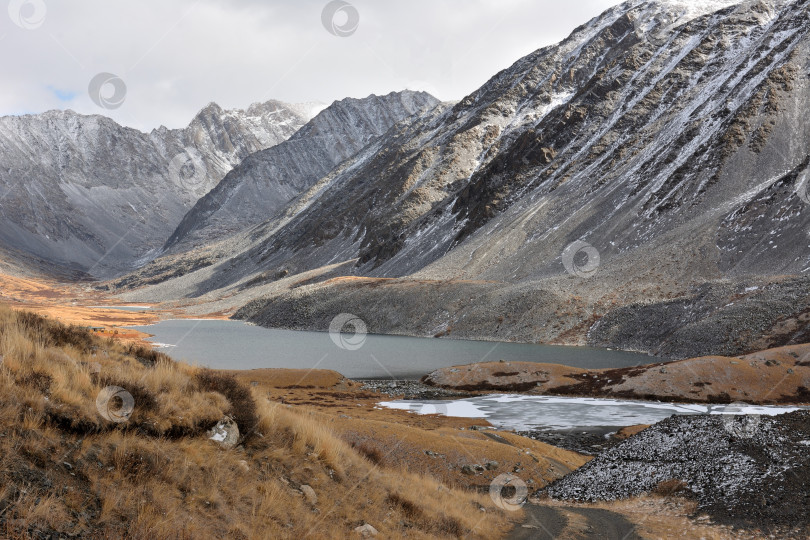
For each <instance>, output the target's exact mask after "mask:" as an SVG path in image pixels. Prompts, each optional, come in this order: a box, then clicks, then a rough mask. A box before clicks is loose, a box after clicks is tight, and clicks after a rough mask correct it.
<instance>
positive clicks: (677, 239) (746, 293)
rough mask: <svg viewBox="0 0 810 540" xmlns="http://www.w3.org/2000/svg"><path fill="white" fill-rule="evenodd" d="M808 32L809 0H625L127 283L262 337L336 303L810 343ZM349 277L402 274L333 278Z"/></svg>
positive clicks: (400, 328) (686, 339) (684, 343)
mask: <svg viewBox="0 0 810 540" xmlns="http://www.w3.org/2000/svg"><path fill="white" fill-rule="evenodd" d="M809 33H810V2H809V1H808V0H747V1H744V2H732V1H721V0H716V1H704V2H690V1H687V0H684V1H676V0H661V1H641V0H631V1H629V2H625V3H624V4H621V5H619V6H616V7H614V8H612V9H610V10H608V11H606V12H605V13H603V14H602V15H601V16H599V17H597V18H595V19H593V20H592V21H590V22H588V23H587V24H585V25H583V26H581V27H579V28H577V29H576V30H575V31H574V32H573V33H572V34H571V36H570V37H568V38H567V39H566V40H564V41H562V42H561V43H559V44H557V45H554V46H550V47H546V48H543V49H540V50H538V51H536V52H534V53H532V54H530V55H528V56H526V57H525V58H522V59H520V60H518V61H517V62H516V63H515V64H514V65H513V66H511V67H510V68H508V69H506V70H504V71H502V72H500V73H498V74H497V75H495V76H494V77H493V78H492V79H491V80H490V81H488V82H487V83H486V84H485V85H484V86H482V87H481V88H480V89H479V90H477V91H476V92H474V93H472V94H471V95H469V96H467V97H466V98H464V99H463V100H462V101H460V102H459V103H457V104H455V105H453V106H444V107H438V108H436V109H434V110H432V111H431V112H430V113H428V114H425V115H423V116H422V117H420V118H418V119H416V120H415V121H412V122H408V123H405V124H402V125H398V126H396V127H395V128H394V129H392V130H391V131H389V132H388V133H386V134H385V136H383V137H382V138H381V139H378V140H377V141H374V142H372V143H371V144H369V145H368V146H366V147H365V148H364V149H363V150H361V151H360V152H359V153H358V154H356V155H355V156H353V157H352V158H351V159H349V160H347V161H346V162H344V163H342V164H341V165H339V166H338V167H337V168H336V169H334V170H332V171H331V172H330V173H329V174H327V175H326V176H324V177H323V178H321V179H320V180H319V181H317V182H316V183H314V184H313V186H312V187H311V188H310V189H308V190H307V191H306V192H304V193H303V194H301V195H300V196H299V197H297V198H296V199H294V200H293V201H292V203H291V204H290V205H288V206H287V208H286V209H285V210H284V212H283V213H281V214H279V215H277V216H275V217H273V218H272V219H271V220H269V221H267V222H265V223H264V224H262V225H259V226H257V227H255V228H254V229H251V230H250V231H248V232H245V233H243V234H242V235H238V236H237V237H235V238H234V239H233V240H232V241H229V242H228V243H227V244H222V245H217V246H213V247H211V248H209V249H208V250H207V252H206V255H205V256H206V257H207V261H208V263H207V264H208V266H207V267H206V268H203V269H198V270H197V271H196V272H194V273H192V274H190V275H188V276H185V277H184V278H183V280H182V282H171V281H170V282H167V283H165V284H163V285H160V286H158V287H157V288H156V289H153V290H146V291H142V293H140V294H141V295H142V297H144V298H145V297H148V295H149V294H163V295H167V294H168V295H187V296H198V295H200V294H204V293H207V295H208V297H212V296H217V297H222V296H227V295H231V296H230V298H231V302H240V301H241V302H244V301H247V300H250V299H255V301H254V302H252V303H251V304H250V305H249V306H248V307H246V308H245V309H244V310H242V311H241V312H240V313H239V316H242V317H250V318H251V319H252V320H254V321H256V322H259V323H262V324H266V325H269V326H288V327H299V328H320V329H324V328H326V327H327V326H328V322H329V320H330V319H331V317H332V316H334V313H338V312H342V311H348V312H352V313H356V314H357V315H359V316H361V317H363V318H364V319H365V320H366V321H367V322H368V324H369V330H370V331H374V332H395V333H396V332H403V333H409V334H419V335H433V334H437V333H438V334H446V333H449V332H451V331H452V333H453V335H458V336H466V337H477V338H482V337H483V338H492V339H515V340H524V341H538V340H540V341H545V342H559V343H584V342H591V343H598V344H600V345H614V344H618V346H625V347H628V348H637V349H640V350H651V351H656V352H659V353H661V354H673V355H680V354H685V352H686V351H688V349H689V346H690V343H691V344H694V343H702V344H704V345H705V344H707V343H708V344H709V345H708V346H707V348H708V349H709V350H716V351H717V352H725V353H732V354H733V353H735V352H738V351H741V350H747V349H750V347H751V346H752V343H753V340H754V337H753V336H755V335H760V336H766V337H764V338H763V339H766V340H768V339H769V340H771V341H769V342H768V343H765V345H769V344H774V343H777V344H778V343H783V342H790V341H791V340H796V339H801V338H802V336H803V335H804V334H802V330H801V329H802V328H806V325H803V323H801V321H802V320H804V319H803V318H802V317H804V315H803V313H804V312H805V310H810V292H808V287H807V280H806V273H807V272H808V271H810V239H808V230H810V204H809V203H808V201H810V196H808V189H807V185H808V182H807V181H806V179H807V176H808V174H810V171H808V166H809V165H810V121H808V119H807V115H806V110H807V105H808V103H810V84H808V74H810V39H809V38H808V34H809ZM803 179H805V180H804V181H803ZM575 242H580V244H574V243H575ZM572 245H574V246H580V247H586V246H587V249H584V250H583V249H575V250H574V252H571V253H570V257H569V259H571V260H567V259H566V258H565V257H564V254H566V253H568V251H567V248H568V247H569V246H572ZM596 254H598V257H596V256H595V255H596ZM198 255H199V254H196V255H195V256H198ZM575 256H577V257H579V258H576V259H575ZM583 257H585V258H586V259H587V262H586V261H585V260H583ZM346 261H348V262H346ZM335 263H345V264H342V265H341V266H338V267H335V266H330V265H334V264H335ZM159 266H160V261H156V264H155V265H153V266H152V268H151V270H150V272H151V274H152V275H156V274H159ZM582 268H585V271H580V270H582ZM304 273H306V274H304ZM347 273H349V274H352V275H355V276H368V277H370V278H379V277H386V278H391V277H394V278H403V279H401V280H394V281H384V282H379V281H376V280H373V279H372V280H331V281H323V280H324V279H326V278H328V277H333V276H336V275H345V274H347ZM290 274H292V275H293V276H296V275H298V274H301V276H298V277H285V276H288V275H290ZM302 276H306V280H304V279H303V277H302ZM318 276H320V277H318ZM784 276H792V277H787V278H786V277H784ZM797 280H798V281H797ZM803 280H804V281H803ZM318 281H323V282H322V283H318ZM302 282H305V283H307V285H304V286H301V285H300V284H301V283H302ZM751 284H753V285H751ZM748 285H751V286H748ZM803 287H804V288H803ZM802 290H804V291H805V292H804V293H801V291H802ZM246 291H248V292H246ZM796 291H799V292H798V293H797V292H796ZM262 295H264V298H262ZM472 299H476V300H475V301H472ZM636 303H643V304H644V305H646V306H648V307H649V309H650V310H652V312H650V313H648V318H649V320H656V317H657V316H658V315H660V314H661V313H669V315H670V316H669V317H667V318H666V319H667V321H668V323H667V324H666V325H663V326H661V327H660V328H659V329H658V330H655V331H651V330H650V329H649V328H647V327H645V325H643V324H639V320H638V319H637V318H633V317H631V316H629V315H628V313H627V312H624V311H622V309H624V308H627V307H628V306H632V305H634V304H636ZM754 305H756V306H757V308H756V309H757V316H756V317H750V316H745V314H748V315H750V314H751V313H752V310H753V309H754V308H753V307H752V306H754ZM628 309H629V308H628ZM656 310H657V311H656ZM675 310H680V311H678V316H677V317H674V316H672V314H673V313H674V311H675ZM635 312H638V310H636V311H635ZM732 322H733V324H732ZM645 332H647V333H646V334H645ZM746 336H747V337H746ZM767 336H770V337H767ZM771 338H772V339H771ZM759 345H762V344H759ZM705 350H706V349H705V348H704V349H703V351H705Z"/></svg>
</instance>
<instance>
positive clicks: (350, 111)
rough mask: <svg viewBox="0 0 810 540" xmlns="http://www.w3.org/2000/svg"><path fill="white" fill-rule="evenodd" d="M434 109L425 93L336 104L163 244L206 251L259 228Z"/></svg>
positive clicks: (194, 212)
mask: <svg viewBox="0 0 810 540" xmlns="http://www.w3.org/2000/svg"><path fill="white" fill-rule="evenodd" d="M437 104H438V100H437V99H436V98H434V97H433V96H431V95H430V94H427V93H425V92H411V91H407V90H406V91H404V92H391V93H390V94H388V95H385V96H375V95H371V96H369V97H367V98H364V99H353V98H347V99H344V100H342V101H336V102H335V103H333V104H332V105H331V106H329V107H328V108H326V109H325V110H323V111H322V112H321V113H320V114H318V115H317V116H316V117H315V118H313V119H312V120H311V121H310V122H309V123H307V125H306V126H304V127H303V128H302V129H300V130H299V131H298V132H297V133H295V135H293V136H292V137H290V138H289V139H288V140H287V141H285V142H283V143H281V144H279V145H277V146H274V147H272V148H268V149H266V150H263V151H261V152H256V153H255V154H252V155H250V156H249V157H248V158H247V159H245V160H244V161H243V162H242V163H241V164H239V165H238V166H237V167H236V168H234V169H233V170H232V171H231V172H229V173H228V174H227V175H226V176H225V178H224V179H223V180H222V182H220V183H219V184H217V186H216V187H215V188H214V189H213V190H211V191H210V192H208V193H207V194H206V195H205V196H204V197H202V198H201V199H200V200H199V201H198V202H197V204H195V205H194V208H192V209H191V210H190V211H189V212H188V214H186V216H185V217H184V218H183V220H182V221H181V222H180V225H179V226H178V227H177V229H176V230H175V232H174V233H173V234H172V236H171V237H170V238H169V240H168V242H167V243H166V247H167V248H171V249H172V250H173V251H178V250H182V249H187V248H188V247H191V246H194V245H205V244H207V243H210V242H211V241H213V240H217V239H220V238H223V237H225V236H228V235H229V234H233V233H236V232H240V231H242V230H244V229H246V228H248V227H250V226H253V225H257V224H260V223H262V222H264V221H266V220H267V219H268V218H270V217H272V216H273V215H274V214H276V213H278V212H279V211H280V210H282V209H284V207H285V206H286V205H287V203H289V202H290V201H291V200H292V199H293V198H295V197H297V196H298V195H299V194H301V193H302V192H303V191H305V190H306V189H308V188H309V187H310V186H311V185H312V184H314V183H315V182H316V181H317V180H319V179H320V178H321V177H323V176H324V175H325V174H326V173H328V172H329V171H330V170H332V169H333V168H334V167H335V166H336V165H338V164H339V163H341V162H343V161H344V160H346V159H347V158H349V157H351V156H352V155H354V154H355V153H357V152H358V151H359V150H360V149H361V148H363V147H364V146H366V144H368V143H369V142H370V141H371V140H372V139H374V138H376V137H379V136H381V135H382V134H383V133H385V132H386V131H388V129H389V128H390V127H391V126H393V125H394V124H396V123H397V122H399V121H401V120H403V119H405V118H407V117H409V116H411V115H413V114H415V113H418V112H421V111H424V110H426V109H430V108H432V107H434V106H436V105H437Z"/></svg>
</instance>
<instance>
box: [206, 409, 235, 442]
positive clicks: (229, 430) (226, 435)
mask: <svg viewBox="0 0 810 540" xmlns="http://www.w3.org/2000/svg"><path fill="white" fill-rule="evenodd" d="M208 438H209V439H211V440H212V441H214V442H216V443H217V444H219V445H220V446H222V447H223V448H233V447H235V446H236V444H237V443H238V442H239V426H237V425H236V422H235V421H234V420H233V418H231V417H230V416H226V417H225V418H223V419H222V420H220V421H219V422H217V425H216V426H214V427H213V428H211V429H210V430H209V431H208Z"/></svg>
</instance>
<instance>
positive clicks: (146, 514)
mask: <svg viewBox="0 0 810 540" xmlns="http://www.w3.org/2000/svg"><path fill="white" fill-rule="evenodd" d="M0 355H2V365H0V536H2V537H8V538H28V537H42V536H44V535H48V534H55V535H63V536H67V535H75V536H80V537H83V538H121V537H129V538H224V537H228V538H342V537H347V538H351V537H357V535H356V533H354V532H353V530H354V528H355V527H357V526H359V525H362V524H364V523H370V524H371V525H373V526H374V527H375V528H376V529H378V530H379V531H380V537H382V538H406V537H409V538H413V537H420V538H424V537H427V538H455V537H468V538H493V537H498V536H501V535H502V534H504V533H505V532H506V531H507V530H509V528H510V527H511V524H512V522H514V520H516V519H519V518H520V516H519V515H518V514H519V513H507V512H504V511H502V510H500V509H498V508H497V507H495V505H494V504H493V503H492V501H491V500H490V499H489V497H488V496H486V495H479V494H476V493H473V492H470V491H465V490H459V489H453V488H450V487H447V486H445V485H443V484H442V483H440V482H439V481H438V480H436V479H435V478H432V477H430V476H428V475H425V474H417V473H414V472H408V471H403V470H402V469H400V468H394V467H380V466H377V465H375V464H374V463H372V462H371V461H369V460H368V459H367V458H365V457H363V456H362V455H361V454H360V453H359V452H357V451H356V450H354V449H352V448H351V446H350V445H349V444H348V443H347V442H345V441H343V440H341V439H340V438H339V437H337V436H335V433H334V431H333V430H332V429H331V428H330V427H329V425H328V424H327V423H325V422H323V421H322V418H320V417H319V416H318V415H312V414H309V413H308V412H306V411H300V410H298V409H296V408H292V407H288V406H286V405H282V404H278V403H274V402H271V401H269V400H268V399H267V398H266V395H261V392H260V389H259V388H252V387H250V386H246V385H244V384H240V383H238V382H236V381H235V380H234V379H229V378H227V377H226V376H223V375H222V374H211V373H206V372H202V371H201V370H199V369H197V368H194V367H191V366H187V365H183V364H179V363H175V362H172V361H171V360H170V359H169V358H168V357H165V356H164V355H161V354H157V353H154V352H152V351H150V350H148V349H141V348H138V347H133V346H127V345H126V344H123V343H119V342H116V341H113V340H102V339H99V338H98V337H95V336H91V335H89V334H87V333H86V332H84V331H81V330H78V329H70V328H67V327H65V326H62V325H61V324H58V323H55V322H52V321H49V320H47V319H42V318H40V317H38V316H34V315H32V314H30V313H27V312H18V311H13V310H11V309H8V308H5V307H0ZM111 385H114V386H118V387H121V388H124V389H125V390H126V391H127V392H128V393H129V394H131V395H132V397H133V400H134V408H133V409H132V412H131V415H129V416H128V418H126V421H124V422H120V423H119V422H114V421H110V420H108V419H106V418H105V417H103V416H102V415H101V414H100V411H99V409H98V407H97V404H96V398H97V396H98V395H99V393H100V392H101V391H102V389H104V388H105V387H108V386H111ZM120 405H121V403H116V402H113V405H112V407H111V410H112V411H113V412H115V411H116V410H118V409H119V408H120ZM225 415H233V416H234V417H235V418H236V419H237V421H238V422H240V428H243V431H244V432H246V437H245V439H244V440H243V441H242V442H241V444H240V445H239V446H238V447H237V448H234V449H223V448H221V447H220V446H218V445H217V444H215V443H214V442H212V441H210V440H208V438H207V435H206V431H207V430H208V429H209V428H210V427H212V426H213V425H214V424H215V423H216V422H217V421H218V420H220V419H221V418H222V417H224V416H225ZM108 416H109V415H108ZM124 416H125V417H126V416H127V415H124ZM304 484H306V485H309V486H311V487H312V489H313V490H314V492H315V493H316V495H317V502H315V503H314V504H313V503H312V502H311V501H309V500H307V499H306V498H305V497H304V496H303V495H302V492H301V489H300V488H301V486H302V485H304ZM483 510H485V511H483Z"/></svg>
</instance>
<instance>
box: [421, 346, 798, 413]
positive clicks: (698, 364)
mask: <svg viewBox="0 0 810 540" xmlns="http://www.w3.org/2000/svg"><path fill="white" fill-rule="evenodd" d="M808 359H810V345H791V346H787V347H779V348H776V349H769V350H767V351H760V352H756V353H752V354H748V355H745V356H739V357H733V358H729V357H724V356H706V357H700V358H689V359H686V360H678V361H674V362H667V363H656V364H649V365H643V366H636V367H626V368H619V369H591V370H584V369H580V368H573V367H568V366H562V365H557V364H538V363H533V362H505V363H504V362H484V363H479V364H472V365H468V366H456V367H449V368H442V369H439V370H436V371H434V372H433V373H431V374H429V375H427V376H426V377H424V378H423V382H425V383H427V384H431V385H434V386H439V387H443V388H451V389H457V390H467V391H492V390H497V391H512V392H527V393H531V394H547V395H568V396H591V397H613V398H627V399H650V400H660V401H678V402H690V403H731V402H734V401H742V402H747V403H763V404H791V403H794V404H804V403H810V391H808V388H810V362H809V361H808Z"/></svg>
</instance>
